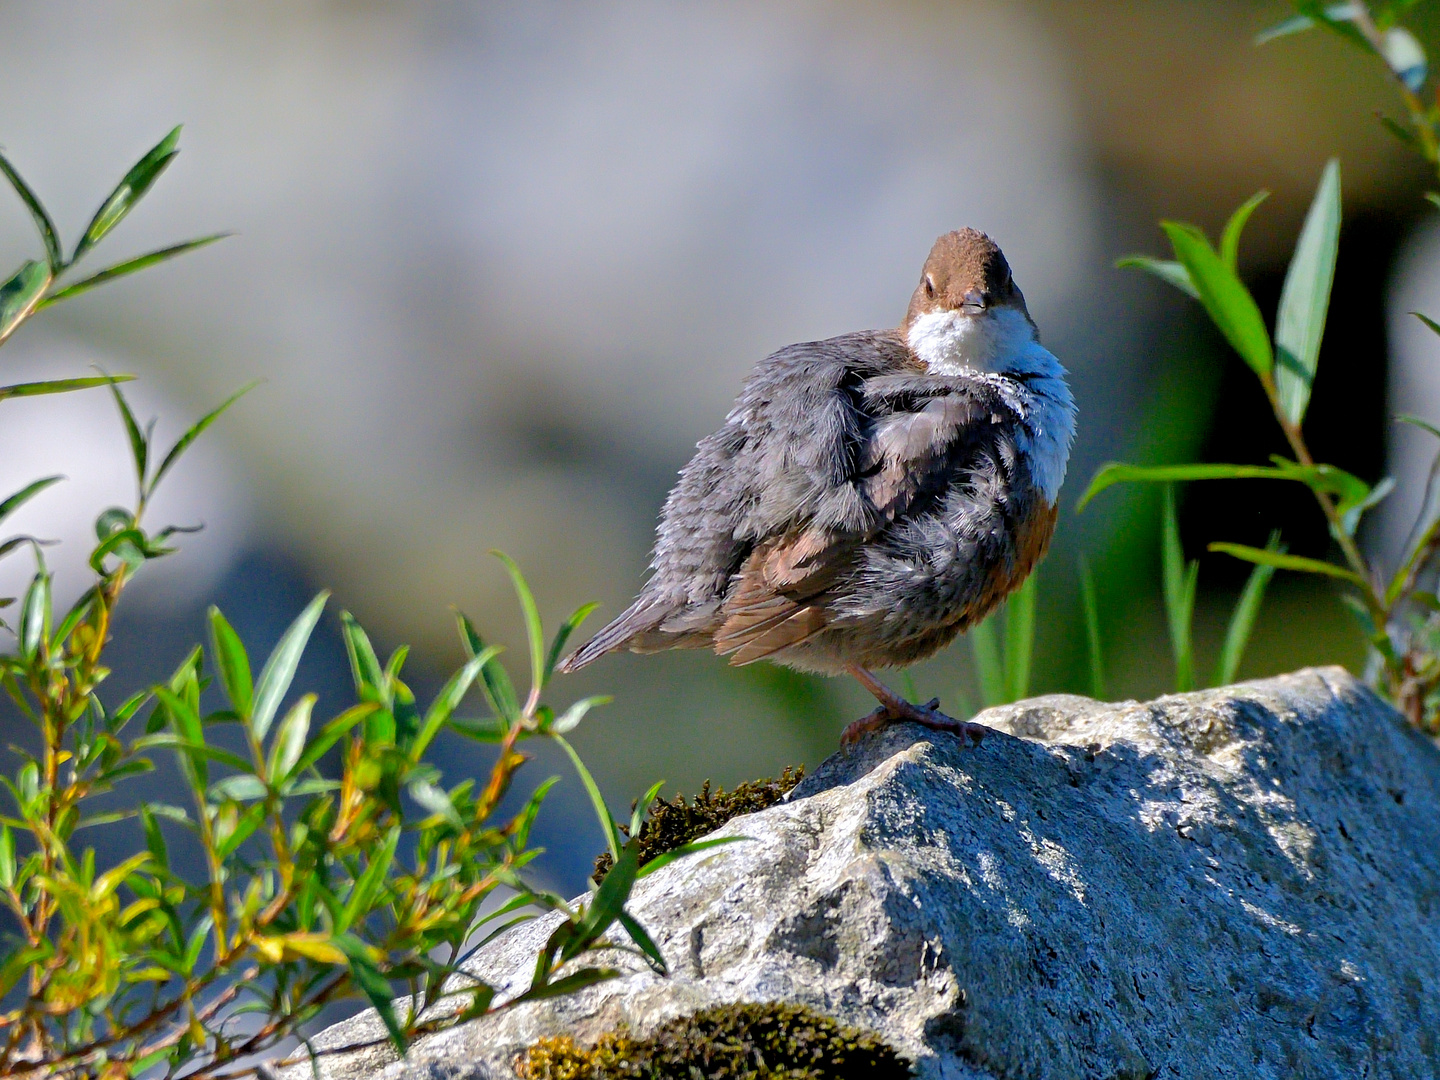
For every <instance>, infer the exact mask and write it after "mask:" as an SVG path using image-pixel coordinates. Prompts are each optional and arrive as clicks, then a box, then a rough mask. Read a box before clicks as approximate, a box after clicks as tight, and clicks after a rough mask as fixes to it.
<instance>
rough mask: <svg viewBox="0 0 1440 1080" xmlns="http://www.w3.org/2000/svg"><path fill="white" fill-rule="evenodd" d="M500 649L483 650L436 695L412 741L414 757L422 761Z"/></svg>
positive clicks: (411, 756) (494, 647) (412, 758)
mask: <svg viewBox="0 0 1440 1080" xmlns="http://www.w3.org/2000/svg"><path fill="white" fill-rule="evenodd" d="M499 652H500V649H499V648H498V647H497V646H494V645H491V646H490V647H489V648H487V649H485V650H484V651H483V652H481V653H478V654H477V655H475V656H472V657H471V658H470V659H469V660H468V661H466V663H465V666H464V667H462V668H461V669H460V670H459V671H457V672H456V673H455V674H454V675H452V676H451V677H450V681H449V682H447V683H446V684H445V685H444V687H442V688H441V690H440V693H439V694H437V695H436V696H435V700H434V702H433V703H431V705H430V708H429V709H428V710H427V711H426V713H425V722H424V724H422V725H421V727H420V730H419V732H417V733H416V736H415V741H414V742H412V743H411V744H410V760H411V761H419V760H420V758H421V757H422V756H423V755H424V753H425V750H426V748H427V747H428V746H429V745H430V743H431V741H432V740H434V738H435V736H436V735H438V734H439V733H440V729H441V728H442V727H444V726H445V724H447V723H449V721H450V717H451V716H452V715H453V714H454V712H455V710H456V709H458V708H459V707H460V703H461V702H462V701H464V700H465V695H466V694H467V693H468V692H469V690H470V687H471V685H472V684H473V683H474V682H475V678H476V676H477V675H479V674H480V670H481V668H483V667H484V666H485V665H486V664H488V663H489V662H490V661H491V660H492V659H493V658H494V657H495V655H496V654H497V653H499Z"/></svg>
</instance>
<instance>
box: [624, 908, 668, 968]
mask: <svg viewBox="0 0 1440 1080" xmlns="http://www.w3.org/2000/svg"><path fill="white" fill-rule="evenodd" d="M615 918H616V920H617V921H618V922H619V923H620V925H621V926H622V927H623V928H624V930H625V933H627V934H629V935H630V940H631V941H633V942H634V943H635V947H636V948H638V949H639V950H640V951H641V952H642V953H644V954H645V956H646V958H647V959H648V960H649V961H650V967H651V970H653V971H654V972H655V974H657V975H668V974H670V965H668V964H667V963H665V954H664V953H662V952H661V951H660V946H658V945H656V944H655V942H654V941H653V940H652V939H651V937H650V934H649V933H648V932H647V931H646V929H645V927H643V926H641V925H640V923H639V921H638V920H637V919H636V918H635V917H634V916H633V915H631V914H630V913H629V912H628V911H625V910H624V909H621V911H620V914H619V915H617V916H616V917H615Z"/></svg>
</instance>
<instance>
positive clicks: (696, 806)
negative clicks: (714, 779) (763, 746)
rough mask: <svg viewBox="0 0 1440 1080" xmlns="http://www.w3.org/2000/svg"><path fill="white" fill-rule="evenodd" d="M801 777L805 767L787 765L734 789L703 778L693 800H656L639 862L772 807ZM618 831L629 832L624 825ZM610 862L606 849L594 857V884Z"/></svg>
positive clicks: (647, 820) (643, 835)
mask: <svg viewBox="0 0 1440 1080" xmlns="http://www.w3.org/2000/svg"><path fill="white" fill-rule="evenodd" d="M804 776H805V766H803V765H801V766H799V767H798V768H791V767H790V766H788V765H787V766H786V767H785V771H784V772H782V773H781V774H780V777H779V779H771V778H769V777H766V778H765V779H763V780H751V781H750V782H749V783H746V784H741V785H740V786H739V787H737V788H736V789H735V790H734V791H726V790H725V789H724V788H717V789H716V790H715V791H714V792H711V790H710V781H709V780H706V781H705V785H704V786H703V787H702V788H701V789H700V794H699V795H696V796H695V799H694V801H693V802H688V803H687V802H686V801H685V796H683V795H676V796H675V801H674V802H666V801H665V800H664V799H656V800H655V801H654V802H653V803H651V804H650V812H649V814H648V815H647V816H646V818H645V820H644V821H643V822H641V823H640V865H641V866H644V865H645V864H646V863H647V862H649V861H650V860H651V859H656V858H659V857H660V856H661V855H664V854H665V853H666V852H668V851H674V850H675V849H676V848H678V847H683V846H684V845H685V844H688V843H690V841H692V840H698V839H699V838H700V837H702V836H704V835H705V834H706V833H712V832H714V831H715V830H716V829H718V828H720V826H721V825H724V824H725V823H726V822H727V821H729V820H730V819H731V818H736V817H739V816H740V815H741V814H753V813H755V812H756V811H757V810H764V809H766V808H767V807H770V806H774V805H775V804H776V803H778V802H779V801H780V800H781V799H783V798H784V797H785V795H786V793H787V792H788V791H789V790H790V789H791V788H793V787H794V786H795V785H796V784H798V783H799V782H800V781H801V780H802V779H803V778H804ZM631 809H634V807H633V806H632V807H631ZM620 831H621V832H623V833H625V834H626V835H627V836H628V835H629V830H628V829H626V828H625V827H624V826H623V825H622V826H621V827H620ZM613 862H614V860H613V859H611V857H610V853H609V852H608V851H607V852H605V853H604V854H602V855H600V856H599V857H598V858H597V859H596V860H595V873H594V875H593V877H594V880H595V883H596V884H597V885H598V884H599V883H600V882H601V881H603V880H604V878H605V875H606V874H607V873H608V872H609V870H610V866H611V864H612V863H613Z"/></svg>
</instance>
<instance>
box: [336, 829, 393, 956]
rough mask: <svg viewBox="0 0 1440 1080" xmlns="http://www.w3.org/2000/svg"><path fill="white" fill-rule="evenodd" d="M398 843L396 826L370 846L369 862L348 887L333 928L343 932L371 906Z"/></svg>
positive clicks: (388, 869) (387, 871)
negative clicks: (348, 892)
mask: <svg viewBox="0 0 1440 1080" xmlns="http://www.w3.org/2000/svg"><path fill="white" fill-rule="evenodd" d="M399 843H400V828H399V826H396V827H394V828H392V829H390V830H389V831H388V832H387V833H386V834H385V839H384V840H382V841H381V842H380V843H379V844H378V845H377V846H375V847H372V848H371V849H370V853H369V862H368V863H366V865H365V870H364V872H363V873H361V875H360V876H359V877H358V878H356V879H355V884H354V885H353V886H351V888H350V895H349V896H348V897H347V898H346V900H345V907H344V908H343V909H342V911H341V913H340V917H339V918H338V919H336V920H335V929H336V930H337V931H338V932H340V933H344V932H345V931H347V930H349V929H350V927H352V926H354V925H355V921H356V920H357V919H359V918H361V917H362V916H364V915H365V914H366V913H367V912H369V911H370V910H371V909H372V908H373V907H374V904H373V902H372V901H373V900H374V898H375V895H376V893H377V891H378V890H379V888H380V885H381V883H382V882H383V881H384V880H385V876H386V875H387V874H389V873H390V866H391V864H392V863H393V862H394V861H395V849H396V846H397V845H398V844H399Z"/></svg>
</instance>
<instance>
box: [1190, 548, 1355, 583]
mask: <svg viewBox="0 0 1440 1080" xmlns="http://www.w3.org/2000/svg"><path fill="white" fill-rule="evenodd" d="M1209 550H1210V551H1219V552H1222V553H1223V554H1226V555H1233V556H1234V557H1235V558H1237V559H1243V560H1245V561H1246V562H1252V563H1260V564H1261V565H1264V566H1273V567H1275V568H1276V569H1277V570H1297V571H1299V572H1301V573H1304V574H1324V575H1326V576H1327V577H1334V578H1340V579H1341V580H1342V581H1349V582H1352V583H1353V584H1356V585H1359V586H1362V587H1363V586H1364V584H1365V579H1364V578H1362V577H1361V576H1360V575H1359V574H1357V573H1355V571H1353V570H1351V569H1349V568H1348V567H1344V566H1336V565H1335V564H1334V563H1328V562H1323V561H1321V560H1320V559H1306V558H1302V557H1301V556H1299V555H1286V554H1285V553H1283V552H1278V551H1266V550H1265V549H1264V548H1257V547H1248V546H1246V545H1245V544H1211V545H1210V547H1209Z"/></svg>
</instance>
